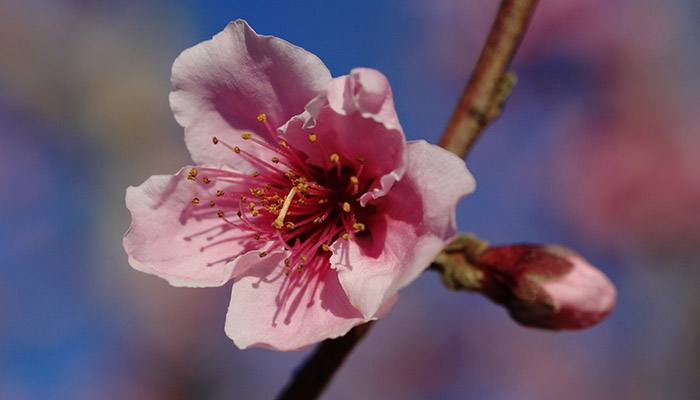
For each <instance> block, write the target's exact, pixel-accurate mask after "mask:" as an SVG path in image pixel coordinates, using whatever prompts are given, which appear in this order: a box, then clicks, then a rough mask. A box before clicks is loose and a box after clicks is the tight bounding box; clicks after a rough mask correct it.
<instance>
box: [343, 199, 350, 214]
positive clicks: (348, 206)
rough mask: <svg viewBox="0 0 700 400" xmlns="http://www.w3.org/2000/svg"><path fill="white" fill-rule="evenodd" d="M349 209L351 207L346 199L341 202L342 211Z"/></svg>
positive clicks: (348, 210)
mask: <svg viewBox="0 0 700 400" xmlns="http://www.w3.org/2000/svg"><path fill="white" fill-rule="evenodd" d="M350 210H352V208H350V203H348V202H347V201H346V202H345V203H343V211H345V212H350Z"/></svg>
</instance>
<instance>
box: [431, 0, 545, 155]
mask: <svg viewBox="0 0 700 400" xmlns="http://www.w3.org/2000/svg"><path fill="white" fill-rule="evenodd" d="M536 5H537V0H503V1H502V2H501V7H500V8H499V9H498V14H497V15H496V21H495V22H494V24H493V26H492V27H491V32H490V33H489V37H488V39H487V40H486V45H485V46H484V49H483V50H482V51H481V56H479V61H478V62H477V63H476V67H475V68H474V72H472V76H471V78H470V79H469V83H468V84H467V86H466V87H465V88H464V92H463V93H462V98H461V99H460V100H459V103H458V104H457V108H455V110H454V112H453V113H452V118H451V119H450V122H449V124H448V125H447V129H445V133H444V134H443V136H442V139H441V140H440V147H442V148H444V149H446V150H449V151H451V152H453V153H455V154H457V155H458V156H460V157H462V158H464V156H466V155H467V152H468V151H469V150H470V149H471V147H472V146H473V145H474V142H475V141H476V139H477V138H478V137H479V134H480V133H481V131H482V130H483V129H484V128H485V127H486V125H488V123H489V122H491V121H492V120H493V119H494V118H496V117H497V116H498V114H499V113H500V111H501V106H502V105H503V102H504V101H505V99H506V98H507V97H508V94H509V93H510V90H511V88H512V87H513V85H514V84H515V75H514V74H512V73H506V69H507V68H508V65H509V64H510V61H511V60H512V58H513V55H514V54H515V50H516V49H517V48H518V44H520V39H521V38H522V37H523V34H524V33H525V29H526V28H527V25H528V23H529V21H530V18H531V17H532V12H533V11H534V9H535V6H536Z"/></svg>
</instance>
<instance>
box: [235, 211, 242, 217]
mask: <svg viewBox="0 0 700 400" xmlns="http://www.w3.org/2000/svg"><path fill="white" fill-rule="evenodd" d="M236 215H238V217H239V218H240V217H242V216H243V213H242V212H241V210H238V211H236Z"/></svg>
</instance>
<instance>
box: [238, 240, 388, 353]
mask: <svg viewBox="0 0 700 400" xmlns="http://www.w3.org/2000/svg"><path fill="white" fill-rule="evenodd" d="M283 258H284V254H281V253H273V254H271V255H269V256H268V257H266V258H265V259H264V261H263V262H262V263H260V264H258V265H256V267H255V268H251V269H249V270H248V271H247V272H246V273H244V274H243V275H242V276H240V277H238V278H236V280H235V282H234V283H233V289H232V292H231V303H230V305H229V308H228V314H227V315H226V333H227V335H228V336H229V337H230V338H231V339H233V341H234V343H235V344H236V346H238V347H239V348H241V349H245V348H247V347H252V346H260V347H266V348H270V349H275V350H282V351H293V350H302V349H304V348H306V347H308V346H311V345H313V344H314V343H317V342H319V341H321V340H324V339H328V338H335V337H338V336H342V335H344V334H345V333H347V332H348V331H349V330H350V329H351V328H352V327H354V326H355V325H358V324H361V323H363V322H365V321H366V319H364V318H362V315H361V314H360V313H359V312H358V311H357V310H356V309H354V308H353V307H352V306H351V305H350V303H349V302H348V299H347V296H346V295H345V292H344V291H343V288H342V287H341V286H340V283H339V282H338V276H337V273H336V271H335V270H332V269H330V268H327V267H326V268H323V269H322V270H320V271H318V272H317V273H313V272H311V271H304V272H303V273H302V274H301V275H299V274H298V273H297V272H296V271H292V272H291V274H290V276H287V275H285V274H284V271H285V269H286V268H285V267H284V265H283V263H282V260H283ZM295 275H296V276H295ZM290 278H291V280H290ZM300 279H301V280H302V282H303V283H300V282H299V280H300ZM290 282H297V284H294V285H291V289H290V284H289V283H290ZM390 300H392V301H394V302H395V301H396V299H395V298H394V299H390Z"/></svg>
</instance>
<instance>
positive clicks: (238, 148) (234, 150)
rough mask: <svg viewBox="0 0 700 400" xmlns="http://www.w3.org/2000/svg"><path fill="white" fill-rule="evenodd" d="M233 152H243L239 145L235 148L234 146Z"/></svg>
mask: <svg viewBox="0 0 700 400" xmlns="http://www.w3.org/2000/svg"><path fill="white" fill-rule="evenodd" d="M233 152H234V153H236V154H241V149H240V147H238V146H236V147H234V148H233Z"/></svg>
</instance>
